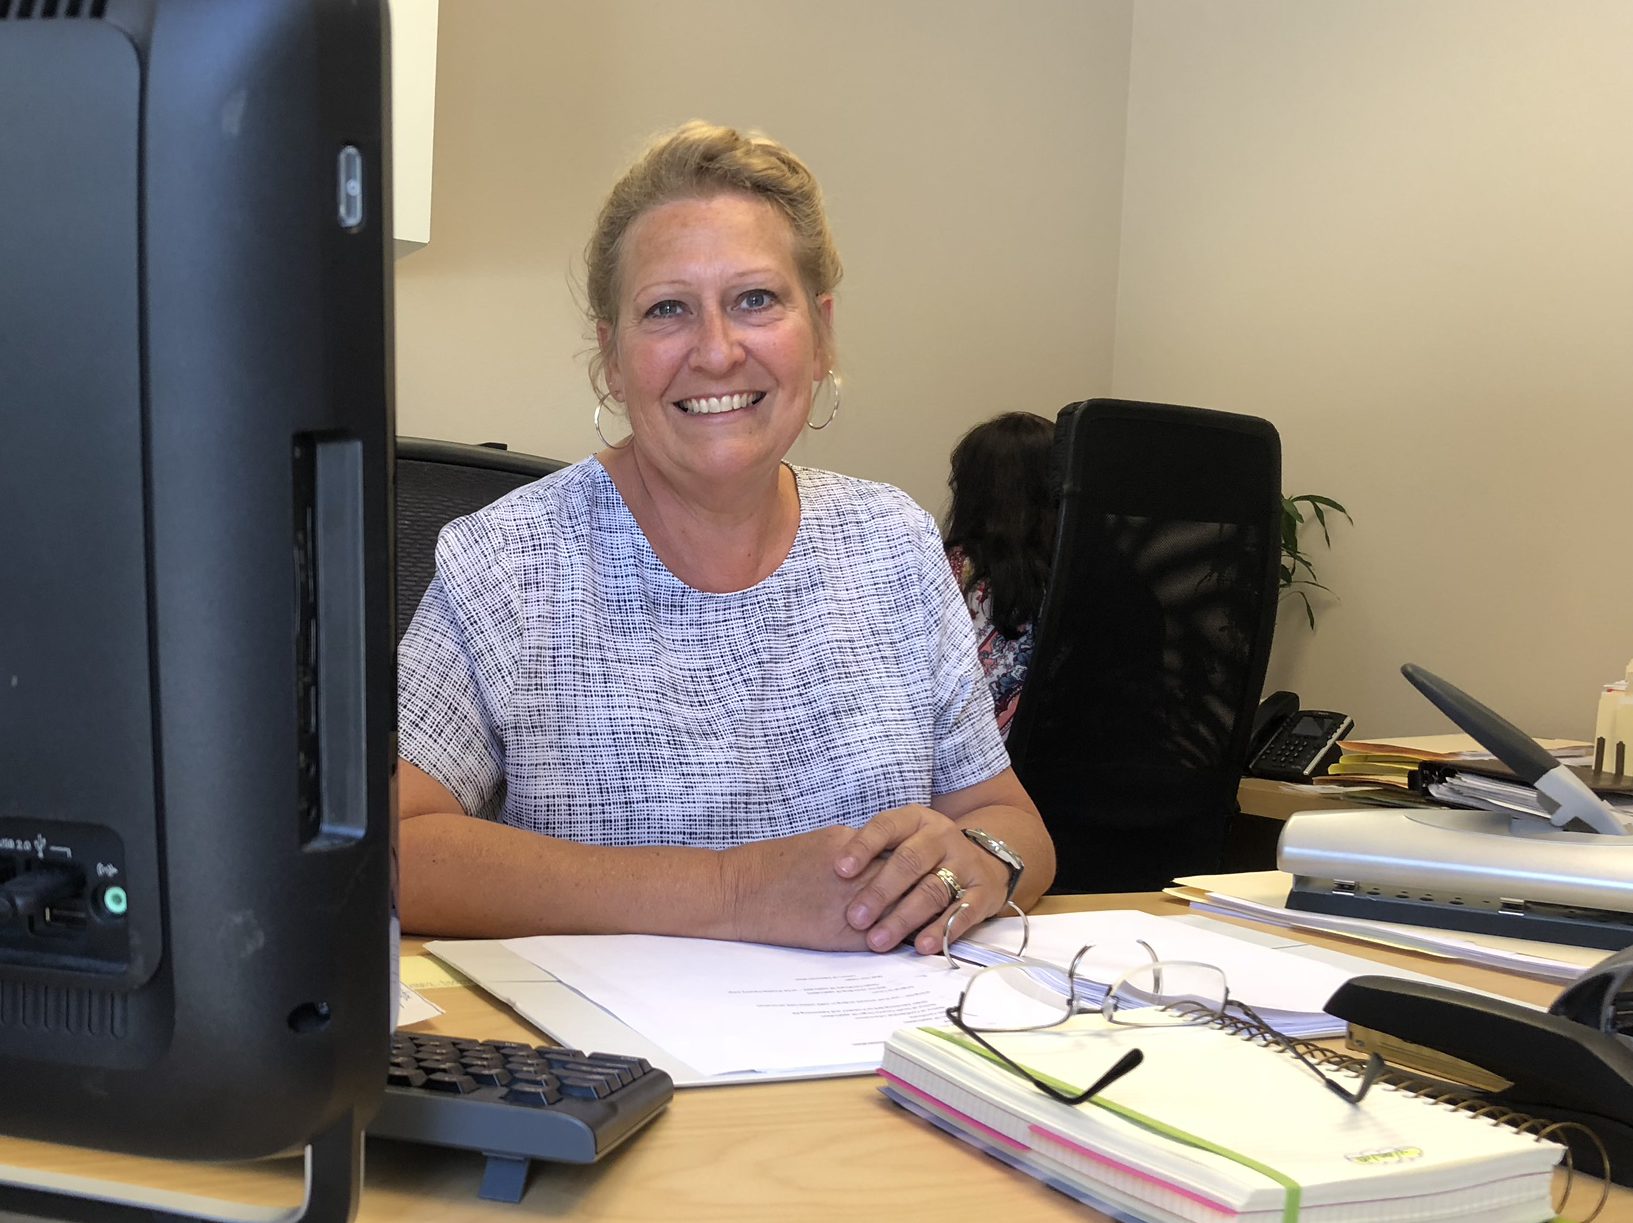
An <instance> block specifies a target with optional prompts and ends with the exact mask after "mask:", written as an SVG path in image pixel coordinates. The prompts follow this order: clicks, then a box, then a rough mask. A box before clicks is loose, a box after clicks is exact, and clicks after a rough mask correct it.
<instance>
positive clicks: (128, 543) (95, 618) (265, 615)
mask: <svg viewBox="0 0 1633 1223" xmlns="http://www.w3.org/2000/svg"><path fill="white" fill-rule="evenodd" d="M384 6H385V0H0V115H3V116H4V119H3V120H0V574H3V576H0V1133H4V1134H7V1135H15V1136H22V1137H28V1138H36V1139H45V1140H49V1141H53V1142H65V1143H74V1144H79V1145H84V1146H91V1147H98V1148H105V1149H109V1150H115V1151H123V1152H132V1153H137V1154H142V1155H149V1156H157V1157H162V1158H178V1159H181V1158H184V1159H208V1160H239V1159H250V1158H258V1157H262V1156H266V1155H269V1154H274V1153H279V1152H286V1151H298V1150H300V1149H302V1148H307V1149H308V1155H309V1159H310V1160H312V1161H313V1165H312V1167H311V1168H309V1172H310V1173H311V1176H312V1179H313V1185H312V1188H311V1189H310V1194H309V1202H308V1209H309V1214H308V1216H307V1217H319V1216H322V1215H323V1214H324V1212H325V1211H327V1212H328V1215H327V1217H335V1218H340V1217H345V1216H346V1215H348V1214H349V1213H350V1210H351V1208H352V1207H353V1206H354V1205H355V1199H356V1177H357V1172H358V1165H359V1163H360V1156H359V1154H358V1152H359V1149H360V1132H361V1128H362V1124H363V1122H364V1121H365V1120H366V1117H367V1114H368V1112H369V1111H370V1109H371V1108H372V1107H373V1103H374V1102H375V1101H376V1100H377V1099H378V1095H379V1092H380V1091H381V1089H382V1085H383V1080H384V1072H385V1066H386V1059H387V1045H388V1038H389V1032H390V1028H391V1018H392V1014H393V1005H394V1001H395V1000H394V998H393V997H392V996H391V986H390V977H391V971H392V968H393V967H394V965H395V958H394V955H393V954H392V952H393V948H392V933H391V930H392V929H393V928H394V926H393V923H392V921H391V914H392V907H393V906H392V894H391V880H392V873H391V871H392V834H391V820H392V794H391V787H392V782H393V765H394V761H395V716H396V715H395V693H394V685H393V677H392V668H393V665H394V664H393V658H392V641H391V540H390V515H389V512H388V511H389V508H390V503H391V490H390V476H389V473H390V462H391V447H392V438H393V435H394V424H393V419H392V409H391V377H390V367H391V343H390V337H391V331H390V322H389V318H390V315H389V301H390V283H391V264H390V259H389V256H388V253H387V252H388V251H389V250H390V248H391V213H390V190H389V188H390V182H391V179H390V169H389V164H388V147H387V141H386V140H385V139H384V137H383V132H384V131H385V130H386V121H387V96H388V81H389V77H388V69H387V65H386V40H385V37H384V33H385V19H386V18H385V12H384ZM0 1162H5V1161H0ZM348 1177H349V1180H348V1179H347V1178H348ZM348 1194H349V1197H350V1201H349V1203H348V1201H346V1198H347V1195H348ZM18 1203H21V1205H20V1206H19V1205H18ZM24 1207H26V1208H27V1209H29V1210H31V1211H33V1212H36V1213H46V1212H49V1210H50V1209H51V1207H50V1205H49V1203H48V1201H47V1198H46V1197H43V1196H40V1195H39V1194H38V1193H37V1191H36V1190H32V1189H22V1188H18V1187H16V1186H14V1185H12V1184H9V1183H8V1184H7V1185H5V1186H4V1187H0V1215H7V1213H8V1211H10V1210H13V1209H23V1208H24ZM65 1209H66V1208H65ZM77 1209H80V1210H83V1208H82V1207H81V1208H77ZM115 1211H116V1208H115V1207H114V1206H113V1205H111V1204H106V1203H105V1204H102V1205H99V1206H98V1207H97V1208H96V1210H95V1212H94V1217H96V1218H98V1219H115V1218H117V1217H119V1216H118V1215H117V1214H116V1213H115ZM8 1217H9V1216H8ZM63 1217H84V1216H83V1214H80V1215H75V1216H70V1215H69V1214H67V1213H65V1214H64V1215H63ZM132 1217H142V1218H153V1217H156V1216H154V1215H153V1214H152V1213H151V1212H143V1213H141V1214H140V1215H139V1216H134V1215H133V1216H132Z"/></svg>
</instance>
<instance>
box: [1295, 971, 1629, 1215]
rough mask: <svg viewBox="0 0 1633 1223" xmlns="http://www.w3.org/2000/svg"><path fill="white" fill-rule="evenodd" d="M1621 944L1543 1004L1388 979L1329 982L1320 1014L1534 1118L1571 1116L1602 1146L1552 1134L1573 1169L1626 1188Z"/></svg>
mask: <svg viewBox="0 0 1633 1223" xmlns="http://www.w3.org/2000/svg"><path fill="white" fill-rule="evenodd" d="M1630 978H1633V948H1630V949H1627V950H1624V951H1619V952H1617V953H1615V954H1614V955H1611V956H1608V957H1607V958H1605V959H1604V960H1601V961H1600V962H1599V963H1598V964H1596V965H1594V966H1593V967H1592V968H1590V969H1588V971H1587V972H1586V973H1584V974H1583V975H1582V976H1581V977H1579V978H1578V979H1577V980H1576V981H1575V982H1574V983H1573V984H1572V985H1571V986H1569V987H1568V988H1567V989H1566V990H1565V991H1564V992H1563V993H1561V994H1560V995H1559V997H1558V998H1557V999H1555V1001H1554V1003H1553V1005H1552V1006H1551V1007H1550V1008H1549V1009H1548V1010H1547V1011H1545V1012H1544V1011H1536V1010H1532V1009H1531V1008H1529V1007H1525V1006H1521V1005H1520V1004H1518V1003H1514V1002H1508V1001H1504V1000H1502V999H1497V998H1490V997H1487V996H1485V995H1483V994H1475V993H1470V992H1468V991H1466V990H1460V989H1456V988H1454V987H1452V986H1447V985H1431V984H1427V983H1423V982H1417V981H1408V980H1402V979H1399V978H1396V977H1382V976H1363V977H1356V978H1354V979H1353V980H1351V981H1349V982H1347V983H1345V984H1344V985H1342V986H1340V987H1339V988H1338V990H1337V991H1336V992H1335V993H1334V994H1333V996H1332V998H1331V999H1330V1000H1329V1001H1328V1003H1327V1011H1328V1012H1329V1013H1330V1014H1332V1015H1335V1016H1337V1017H1338V1018H1340V1019H1343V1020H1346V1021H1347V1022H1348V1023H1349V1025H1350V1041H1351V1043H1352V1044H1354V1045H1355V1046H1356V1047H1357V1048H1359V1049H1361V1050H1362V1051H1364V1052H1366V1053H1378V1054H1380V1055H1381V1056H1382V1057H1383V1058H1384V1060H1385V1061H1386V1062H1388V1063H1390V1065H1391V1066H1395V1067H1400V1068H1402V1069H1404V1070H1406V1071H1407V1072H1409V1073H1410V1074H1411V1075H1413V1076H1414V1077H1417V1078H1420V1079H1426V1080H1429V1081H1431V1082H1432V1083H1434V1084H1437V1085H1442V1086H1445V1087H1446V1088H1447V1089H1448V1091H1449V1092H1451V1093H1452V1094H1455V1095H1457V1096H1459V1097H1460V1098H1470V1099H1476V1100H1479V1101H1483V1102H1488V1103H1490V1104H1493V1105H1496V1106H1499V1107H1500V1109H1501V1110H1505V1111H1506V1110H1512V1111H1513V1112H1516V1113H1523V1114H1525V1115H1527V1116H1530V1117H1535V1118H1538V1119H1539V1120H1541V1121H1542V1122H1544V1123H1552V1122H1576V1123H1578V1124H1580V1125H1583V1126H1585V1127H1587V1128H1588V1129H1590V1130H1592V1131H1593V1133H1594V1134H1596V1135H1597V1136H1598V1138H1599V1140H1600V1141H1601V1142H1602V1143H1603V1144H1604V1153H1603V1156H1602V1155H1601V1152H1600V1151H1599V1149H1598V1147H1597V1146H1595V1145H1594V1144H1593V1143H1592V1142H1588V1141H1579V1140H1578V1139H1577V1138H1576V1137H1573V1136H1572V1134H1571V1133H1569V1132H1563V1133H1561V1135H1560V1137H1561V1138H1562V1139H1564V1140H1565V1141H1566V1142H1567V1144H1568V1145H1569V1147H1570V1149H1571V1155H1572V1160H1573V1162H1574V1165H1575V1167H1576V1168H1577V1169H1578V1170H1579V1171H1582V1172H1585V1173H1587V1174H1589V1175H1592V1176H1606V1175H1607V1174H1606V1171H1605V1168H1604V1156H1608V1158H1609V1161H1610V1168H1609V1172H1608V1179H1610V1180H1613V1181H1615V1182H1616V1183H1617V1184H1619V1185H1633V982H1630Z"/></svg>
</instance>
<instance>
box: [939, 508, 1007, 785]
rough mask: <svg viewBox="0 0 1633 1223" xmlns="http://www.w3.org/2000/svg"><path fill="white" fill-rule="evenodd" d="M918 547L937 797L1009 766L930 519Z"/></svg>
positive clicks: (971, 632) (965, 612) (966, 618)
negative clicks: (929, 669)
mask: <svg viewBox="0 0 1633 1223" xmlns="http://www.w3.org/2000/svg"><path fill="white" fill-rule="evenodd" d="M918 542H919V551H920V567H921V569H922V571H923V575H924V578H923V580H924V585H925V634H926V638H927V640H928V641H929V642H930V643H931V650H930V656H931V666H932V675H933V684H934V694H935V701H936V708H935V771H934V775H933V778H932V781H931V788H932V790H933V792H934V793H935V794H938V795H940V794H946V793H949V792H950V791H953V790H962V789H964V788H965V787H966V786H973V785H978V784H979V783H981V782H983V781H990V780H992V778H994V777H996V776H998V774H1000V773H1002V772H1003V771H1004V770H1005V769H1007V768H1008V767H1009V754H1008V752H1006V751H1005V750H1004V741H1003V736H1002V735H1001V734H1000V733H999V731H998V721H997V719H996V718H995V717H994V716H993V710H992V690H991V688H990V687H988V685H987V678H986V673H985V672H984V671H982V669H981V659H980V657H979V656H978V655H977V653H976V636H975V626H974V624H973V623H971V621H970V612H969V608H968V606H967V605H966V604H965V602H964V596H963V594H962V593H960V591H959V589H958V582H957V581H956V579H954V577H953V571H952V567H951V566H950V565H949V564H948V562H947V553H946V550H945V549H944V548H943V546H942V542H941V533H940V532H939V531H938V530H937V529H936V525H935V520H934V519H932V518H931V517H930V516H929V515H928V514H926V515H924V518H923V528H922V532H921V535H920V538H919V541H918Z"/></svg>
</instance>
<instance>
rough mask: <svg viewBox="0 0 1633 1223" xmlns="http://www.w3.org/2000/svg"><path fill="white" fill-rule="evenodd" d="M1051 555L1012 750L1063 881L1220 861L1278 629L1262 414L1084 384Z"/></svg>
mask: <svg viewBox="0 0 1633 1223" xmlns="http://www.w3.org/2000/svg"><path fill="white" fill-rule="evenodd" d="M1055 460H1056V464H1057V469H1058V474H1059V476H1060V479H1061V519H1060V531H1059V537H1058V541H1057V543H1056V548H1055V560H1054V567H1053V570H1052V573H1051V577H1050V585H1049V590H1048V593H1047V595H1046V596H1045V599H1044V604H1043V607H1042V609H1041V610H1040V612H1039V616H1038V625H1037V633H1036V647H1035V651H1034V655H1033V660H1032V666H1031V670H1030V671H1029V672H1028V675H1027V679H1026V684H1025V687H1024V688H1023V690H1022V693H1021V698H1020V703H1019V705H1018V707H1017V709H1016V714H1015V720H1014V723H1013V725H1012V726H1011V727H1010V733H1009V751H1010V756H1011V758H1012V760H1013V762H1014V765H1015V769H1016V772H1017V774H1018V775H1019V776H1020V779H1021V781H1022V782H1023V783H1024V784H1025V785H1026V787H1027V790H1028V792H1029V793H1030V794H1031V795H1032V797H1033V799H1034V800H1035V801H1036V802H1037V804H1038V807H1039V809H1040V810H1041V811H1042V812H1043V816H1044V819H1045V822H1046V823H1047V824H1048V826H1049V829H1050V832H1051V834H1052V835H1053V837H1054V840H1055V845H1056V851H1057V856H1058V871H1057V875H1056V878H1055V884H1054V890H1056V891H1059V892H1068V891H1070V892H1121V891H1148V890H1151V889H1154V888H1161V887H1164V886H1166V885H1167V884H1168V883H1169V882H1170V881H1171V880H1172V879H1173V878H1174V877H1175V876H1176V875H1183V874H1189V873H1194V872H1201V871H1210V870H1218V869H1220V866H1221V864H1222V861H1223V854H1224V845H1225V834H1226V829H1227V826H1228V823H1229V820H1230V817H1231V816H1232V815H1233V814H1234V813H1235V811H1236V787H1237V783H1238V781H1239V780H1240V778H1241V774H1242V768H1243V766H1244V764H1245V762H1246V757H1247V747H1248V735H1249V731H1250V728H1251V722H1252V717H1253V712H1254V709H1255V708H1256V706H1257V703H1258V700H1259V695H1260V691H1261V689H1262V688H1263V686H1264V675H1265V667H1266V664H1267V663H1268V660H1269V655H1270V641H1271V634H1272V631H1273V629H1274V626H1275V614H1276V600H1277V595H1278V586H1277V576H1278V567H1279V561H1280V555H1281V549H1280V533H1279V528H1280V514H1281V441H1280V438H1279V437H1278V435H1277V433H1276V430H1275V429H1274V427H1272V426H1271V425H1270V424H1269V423H1268V422H1267V421H1263V420H1260V419H1258V418H1256V417H1251V416H1239V415H1235V414H1232V413H1226V412H1213V411H1208V410H1205V409H1201V408H1186V407H1175V406H1172V405H1167V404H1146V403H1133V402H1129V401H1125V400H1111V399H1091V400H1087V401H1085V402H1083V403H1075V404H1071V405H1069V406H1068V407H1066V408H1065V409H1064V410H1062V412H1061V413H1060V416H1059V418H1058V420H1057V423H1056V431H1055Z"/></svg>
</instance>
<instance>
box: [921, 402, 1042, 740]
mask: <svg viewBox="0 0 1633 1223" xmlns="http://www.w3.org/2000/svg"><path fill="white" fill-rule="evenodd" d="M1054 438H1055V426H1054V425H1053V424H1052V423H1051V422H1050V421H1048V420H1046V419H1045V418H1044V417H1042V416H1037V415H1035V414H1033V413H1031V412H1005V413H1004V414H1003V415H1002V416H995V417H993V418H992V419H991V420H989V421H986V422H984V423H983V424H979V425H977V426H975V428H973V429H971V430H970V431H969V432H968V433H966V434H965V435H964V436H963V437H962V438H961V439H959V442H958V445H957V446H955V447H953V457H952V473H951V474H950V475H949V476H948V478H947V486H948V488H949V489H951V490H952V501H951V503H950V505H949V507H948V510H947V529H946V531H945V535H946V540H947V559H948V561H949V562H950V563H951V564H952V567H953V574H954V576H955V577H957V579H958V585H959V589H961V590H962V591H963V592H964V601H965V602H966V603H967V604H969V609H970V616H971V617H972V618H973V620H974V622H975V630H976V637H977V638H978V640H979V643H980V654H981V665H982V667H983V668H984V669H985V670H986V674H987V683H988V684H989V685H990V687H991V688H992V704H993V709H994V712H995V713H996V714H997V717H998V729H999V731H1000V732H1001V733H1002V734H1004V735H1005V736H1006V737H1007V736H1008V734H1009V722H1010V719H1011V718H1013V717H1014V716H1015V705H1016V702H1017V701H1018V700H1019V698H1020V695H1021V685H1022V684H1023V683H1024V682H1025V681H1026V670H1027V667H1028V666H1030V665H1031V662H1032V622H1033V620H1035V619H1036V618H1037V614H1038V608H1039V607H1041V606H1042V604H1043V591H1044V587H1045V586H1047V585H1048V582H1049V566H1050V564H1051V563H1052V561H1053V558H1054V552H1055V523H1056V520H1057V518H1058V516H1059V507H1060V494H1059V491H1058V490H1057V489H1056V488H1055V487H1054V482H1053V480H1052V479H1051V477H1050V470H1049V451H1050V447H1051V446H1052V445H1053V444H1054Z"/></svg>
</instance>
